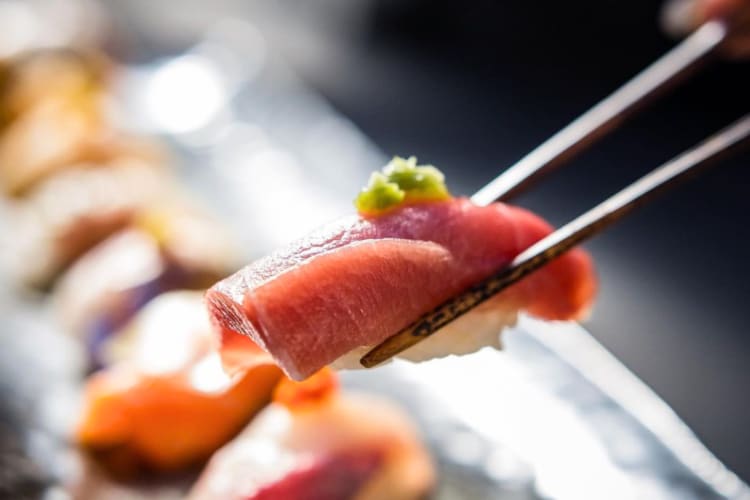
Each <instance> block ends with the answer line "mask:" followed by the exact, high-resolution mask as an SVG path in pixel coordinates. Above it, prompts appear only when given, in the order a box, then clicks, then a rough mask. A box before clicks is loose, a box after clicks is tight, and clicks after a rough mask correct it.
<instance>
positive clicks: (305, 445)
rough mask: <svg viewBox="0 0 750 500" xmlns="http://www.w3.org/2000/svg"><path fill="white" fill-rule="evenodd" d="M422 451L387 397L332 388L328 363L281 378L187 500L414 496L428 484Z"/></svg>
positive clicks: (429, 472)
mask: <svg viewBox="0 0 750 500" xmlns="http://www.w3.org/2000/svg"><path fill="white" fill-rule="evenodd" d="M434 481H435V471H434V467H433V464H432V461H431V459H430V456H429V454H428V453H427V451H426V450H425V448H424V447H423V445H422V444H421V443H420V441H419V439H418V435H417V431H416V429H415V428H414V425H413V424H412V423H411V421H410V420H409V419H408V418H407V416H406V415H405V414H404V413H403V412H402V411H401V410H400V409H399V408H397V407H396V406H394V405H393V404H392V403H390V402H388V401H385V400H382V399H380V398H376V397H373V396H365V395H358V394H347V393H341V392H339V390H338V388H337V382H336V379H335V375H334V373H333V372H331V371H330V370H328V369H323V370H322V371H321V372H319V373H317V374H316V375H313V376H312V377H311V378H309V379H307V380H306V381H304V382H301V383H297V382H292V381H290V380H288V379H287V380H284V381H282V382H281V383H280V384H279V386H278V387H277V389H276V391H275V394H274V403H272V404H271V405H270V406H269V407H268V408H266V409H265V410H263V412H261V413H260V414H259V415H258V416H257V417H256V418H255V419H254V420H253V422H252V423H251V424H250V425H249V426H248V427H247V428H246V429H245V430H244V431H243V432H242V434H241V435H240V436H238V437H237V438H236V439H235V440H234V441H232V442H231V443H229V444H228V445H227V446H225V447H224V448H222V449H221V450H220V451H218V452H217V453H216V454H215V455H214V456H213V458H212V459H211V461H210V462H209V464H208V466H207V467H206V469H205V470H204V472H203V474H202V476H201V478H200V479H199V480H198V482H197V483H196V485H195V486H194V487H193V490H192V491H191V493H190V495H189V497H188V498H190V499H191V500H218V499H221V500H234V499H236V500H240V499H242V500H261V499H262V500H281V499H284V500H286V499H292V498H295V499H302V498H304V499H306V500H344V499H353V498H356V499H358V500H366V499H385V498H388V499H404V500H405V499H418V498H425V497H426V496H427V495H428V494H429V493H430V491H431V490H432V488H433V485H434Z"/></svg>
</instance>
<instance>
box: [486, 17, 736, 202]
mask: <svg viewBox="0 0 750 500" xmlns="http://www.w3.org/2000/svg"><path fill="white" fill-rule="evenodd" d="M726 36H727V28H726V26H725V25H724V24H722V23H721V22H719V21H711V22H709V23H706V24H705V25H703V26H701V27H700V28H699V29H698V30H696V32H695V33H693V34H692V35H690V36H689V37H688V38H686V39H685V40H684V41H683V42H682V43H680V44H679V45H678V46H677V47H675V48H674V49H672V50H671V51H669V52H668V53H667V54H665V55H664V56H662V57H661V58H660V59H658V60H657V61H656V62H654V63H653V64H652V65H651V66H649V67H647V68H646V69H644V70H643V71H642V72H641V73H639V74H638V75H636V76H635V77H634V78H633V79H632V80H630V81H629V82H627V83H626V84H624V85H623V86H622V87H620V88H619V89H617V90H616V91H614V92H613V93H612V94H610V95H609V96H608V97H606V98H605V99H604V100H602V101H600V102H599V103H598V104H596V105H595V106H594V107H593V108H591V109H589V110H588V111H587V112H585V113H584V114H582V115H581V116H579V117H578V118H577V119H575V120H574V121H572V122H571V123H570V124H568V125H567V126H566V127H564V128H563V129H562V130H560V131H559V132H557V133H556V134H555V135H553V136H552V137H550V138H549V139H547V140H546V141H545V142H543V143H542V144H541V145H539V146H538V147H537V148H535V149H534V150H533V151H531V152H530V153H529V154H527V155H526V156H524V157H523V158H522V159H521V160H519V161H518V162H517V163H516V164H514V165H513V166H511V167H509V168H508V169H507V170H505V171H504V172H503V173H502V174H500V175H499V176H497V177H496V178H495V179H494V180H492V181H491V182H489V183H488V184H487V185H486V186H484V187H482V189H480V190H479V191H477V192H476V193H475V194H474V195H473V196H472V197H471V200H472V201H473V202H474V203H477V204H479V205H487V204H489V203H492V202H493V201H497V200H506V199H508V198H510V197H512V196H513V195H514V194H518V193H519V192H520V191H522V190H524V189H526V188H527V187H528V186H529V185H530V184H531V183H532V182H533V181H535V180H536V179H537V178H538V177H539V176H541V175H542V174H544V173H545V172H547V171H549V170H551V169H553V168H556V167H557V166H559V165H561V164H562V163H565V162H566V161H568V160H569V159H570V158H571V157H572V156H574V155H575V154H577V153H578V152H580V151H582V150H583V149H586V148H587V147H589V146H590V145H591V144H592V143H593V142H595V141H596V140H597V139H599V138H600V137H602V136H604V135H606V134H607V133H608V132H609V131H611V130H612V129H613V128H615V127H617V125H619V124H620V123H621V122H622V121H624V120H625V119H626V118H627V117H628V116H629V115H631V114H633V113H634V112H636V111H637V110H638V109H640V107H641V106H643V105H644V104H645V103H646V101H647V100H648V99H649V98H652V97H655V96H656V95H657V94H659V93H661V92H663V91H665V90H666V89H667V88H668V87H670V86H672V85H674V84H676V83H678V82H679V81H680V80H681V79H682V78H684V77H685V76H686V75H687V74H688V73H689V71H690V70H692V69H694V68H697V67H698V66H699V64H700V63H702V62H703V61H704V60H705V59H706V57H707V56H709V55H711V54H712V53H713V52H714V50H715V49H716V48H717V47H718V46H719V45H721V43H722V42H723V41H724V40H725V38H726Z"/></svg>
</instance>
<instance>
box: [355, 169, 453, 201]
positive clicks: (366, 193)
mask: <svg viewBox="0 0 750 500" xmlns="http://www.w3.org/2000/svg"><path fill="white" fill-rule="evenodd" d="M450 197H451V194H450V192H448V188H447V187H446V186H445V176H444V175H443V173H442V172H441V171H440V170H438V169H437V168H435V167H433V166H432V165H417V158H416V157H414V156H411V157H409V158H408V159H405V158H400V157H398V156H396V157H394V158H393V160H391V161H390V163H388V164H387V165H386V166H385V167H383V171H382V172H373V173H372V175H371V176H370V181H369V182H368V183H367V186H365V187H364V188H363V189H362V191H361V192H360V193H359V195H358V196H357V198H356V199H355V200H354V206H356V207H357V211H359V213H360V214H362V215H368V216H373V215H379V214H382V213H385V212H388V211H390V210H392V209H394V208H396V207H399V206H401V205H403V204H407V203H412V202H422V201H441V200H447V199H448V198H450Z"/></svg>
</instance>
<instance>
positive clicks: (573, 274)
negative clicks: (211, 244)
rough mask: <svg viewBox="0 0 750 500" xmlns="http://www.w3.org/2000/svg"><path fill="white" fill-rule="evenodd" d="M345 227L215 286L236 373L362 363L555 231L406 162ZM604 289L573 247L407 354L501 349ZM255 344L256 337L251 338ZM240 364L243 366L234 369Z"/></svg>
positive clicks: (214, 306)
mask: <svg viewBox="0 0 750 500" xmlns="http://www.w3.org/2000/svg"><path fill="white" fill-rule="evenodd" d="M357 206H358V209H359V212H360V213H359V215H357V216H354V217H348V218H344V219H342V220H339V221H337V222H335V223H333V224H331V225H328V226H326V227H324V228H322V229H319V230H318V231H315V232H313V233H312V234H310V235H308V236H307V237H305V238H302V239H301V240H298V241H295V242H293V243H291V244H290V245H289V246H287V247H286V248H283V249H281V250H279V251H277V252H275V253H273V254H271V255H269V256H267V257H265V258H262V259H260V260H258V261H256V262H254V263H252V264H250V265H249V266H247V267H245V268H244V269H242V270H240V271H239V272H237V273H236V274H234V275H232V276H230V277H228V278H226V279H225V280H223V281H221V282H219V283H218V284H216V285H214V286H213V287H212V288H211V289H210V290H209V291H208V292H207V295H206V301H207V305H208V308H209V310H210V312H211V316H212V318H213V321H214V323H215V324H217V325H219V326H220V327H221V328H220V331H221V332H222V343H223V345H224V351H225V362H226V364H227V365H228V366H227V367H228V368H229V369H234V368H240V367H242V365H243V364H244V365H245V366H251V365H252V364H253V363H254V362H255V361H254V358H253V356H251V355H248V356H246V357H245V358H244V359H243V356H242V354H241V352H242V349H244V348H247V349H249V352H252V353H255V352H257V351H256V350H255V349H254V345H256V344H257V346H259V347H261V348H262V349H263V350H265V351H266V352H268V353H269V354H270V355H271V356H272V357H273V358H274V360H275V361H276V362H277V363H278V364H279V366H281V368H282V369H283V370H284V372H285V373H286V374H287V375H288V376H290V377H291V378H293V379H295V380H301V379H304V378H305V377H307V376H309V375H311V374H312V373H314V372H316V371H317V370H319V369H320V368H322V367H323V366H326V365H329V364H332V363H333V364H334V365H335V366H339V367H356V366H358V357H359V356H360V355H361V354H363V353H364V350H365V349H367V348H368V347H370V346H374V345H377V344H378V343H380V342H381V341H383V340H385V339H386V338H388V337H389V336H390V335H393V334H395V333H396V332H398V331H399V330H400V329H402V328H403V327H405V326H406V325H408V324H409V323H410V322H411V321H413V320H414V319H416V318H417V317H419V316H420V315H421V314H423V313H425V312H427V311H429V310H430V309H432V308H433V307H435V306H437V305H438V304H440V303H442V302H443V301H445V300H447V299H449V298H450V297H452V296H454V295H456V294H457V293H460V292H462V291H464V290H465V289H467V288H468V287H470V286H471V285H473V284H475V283H476V282H478V281H480V280H482V279H483V278H485V277H486V276H488V275H490V274H491V273H492V272H494V271H496V270H498V269H500V268H502V267H503V266H505V265H507V264H508V263H510V262H511V260H512V259H513V258H514V257H515V256H516V255H517V254H519V253H520V252H521V251H522V250H524V249H526V248H527V247H528V246H530V245H531V244H533V243H535V242H536V241H538V240H540V239H541V238H543V237H544V236H546V235H547V234H549V233H550V232H551V231H552V228H551V226H550V225H549V224H547V223H546V222H544V221H543V220H542V219H541V218H539V217H538V216H536V215H534V214H532V213H531V212H529V211H526V210H523V209H521V208H517V207H512V206H509V205H506V204H503V203H493V204H491V205H489V206H477V205H475V204H473V203H472V202H471V201H469V200H468V199H465V198H453V197H451V196H450V194H449V193H448V191H447V189H446V187H445V184H444V180H443V176H442V174H441V173H440V172H439V171H437V169H435V168H434V167H431V166H426V167H425V166H417V165H416V160H415V159H414V158H410V159H409V160H403V159H399V158H396V159H395V160H394V161H393V162H391V163H390V164H389V165H388V166H386V168H385V169H384V172H383V173H382V174H381V173H376V174H375V175H374V176H373V177H372V178H371V181H370V185H369V186H368V188H366V189H365V190H364V191H363V192H362V193H361V194H360V196H359V198H358V199H357ZM595 291H596V279H595V276H594V269H593V264H592V262H591V259H590V258H589V256H588V255H587V254H586V253H585V252H583V251H582V250H573V251H571V252H569V253H567V254H565V255H563V256H562V257H560V258H559V259H557V260H556V261H554V262H552V263H550V264H549V265H547V266H546V267H544V268H543V269H540V270H539V271H538V272H536V273H534V274H532V275H531V276H528V277H527V278H525V279H524V280H522V281H521V282H519V283H517V284H516V285H514V286H512V287H510V288H508V289H507V290H505V291H504V292H502V293H500V294H499V295H497V296H496V297H495V298H493V299H492V300H490V301H488V302H487V303H485V304H484V305H483V306H481V307H479V308H478V309H476V310H474V311H473V312H471V313H469V314H467V315H465V316H463V317H462V318H460V319H459V320H457V321H455V322H453V323H451V324H449V325H448V326H446V327H444V328H443V329H441V330H440V331H439V332H437V333H436V334H435V335H433V336H432V337H430V338H428V339H427V340H425V341H423V342H422V343H420V344H418V345H416V346H414V347H412V348H411V349H409V350H407V351H405V352H404V353H403V356H404V357H406V358H408V359H412V360H424V359H429V358H432V357H437V356H445V355H447V354H464V353H469V352H473V351H475V350H477V349H479V348H481V347H482V346H485V345H493V346H499V337H498V332H499V331H500V330H501V329H502V328H503V327H505V326H508V325H512V324H513V323H514V322H515V321H516V317H517V314H518V313H519V312H520V311H525V312H527V313H529V314H531V315H533V316H537V317H540V318H543V319H547V320H570V319H576V318H581V317H582V316H584V315H585V314H586V313H587V311H588V310H589V308H590V306H591V304H592V301H593V298H594V294H595ZM242 336H244V337H245V338H244V339H243V338H241V337H242ZM230 365H235V366H230Z"/></svg>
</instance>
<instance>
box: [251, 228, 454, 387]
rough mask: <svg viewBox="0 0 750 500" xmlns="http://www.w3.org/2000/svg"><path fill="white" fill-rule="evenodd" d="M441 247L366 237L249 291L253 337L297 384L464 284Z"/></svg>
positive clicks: (378, 339) (397, 327)
mask: <svg viewBox="0 0 750 500" xmlns="http://www.w3.org/2000/svg"><path fill="white" fill-rule="evenodd" d="M462 274H463V273H461V272H460V268H459V265H458V262H456V260H455V259H454V258H453V256H452V254H451V253H450V252H449V251H448V250H447V249H446V248H444V247H443V246H441V245H438V244H436V243H432V242H427V241H411V240H401V239H381V240H364V241H359V242H355V243H351V244H349V245H346V246H344V247H342V248H339V249H337V250H336V251H335V252H330V253H326V254H322V255H318V256H316V257H314V258H312V259H310V260H308V261H307V262H305V264H304V265H301V266H298V267H295V268H292V269H289V270H287V271H285V272H283V273H281V274H280V275H278V276H276V277H275V278H274V279H273V280H271V281H268V282H267V283H265V284H263V285H261V286H259V287H257V288H255V289H251V290H248V291H247V293H246V295H245V299H244V302H243V308H244V311H245V314H246V316H247V318H249V319H250V322H251V323H252V325H253V327H254V331H253V332H252V334H251V336H252V337H253V339H254V340H255V341H256V342H258V343H259V344H260V345H261V346H263V347H264V348H265V349H266V350H267V351H268V352H270V353H271V354H272V355H273V356H274V357H275V358H276V359H277V361H278V362H279V364H280V365H281V366H282V367H283V368H284V369H285V371H286V372H287V374H288V375H289V376H291V377H292V378H295V379H303V378H305V377H307V376H309V375H311V374H312V373H314V372H315V371H317V370H318V369H320V368H321V367H322V366H325V365H327V364H330V363H331V362H332V361H334V360H336V359H337V358H339V357H340V356H342V355H344V354H346V353H347V352H349V351H351V350H352V349H354V348H356V347H359V346H371V345H375V344H378V343H379V342H381V341H382V340H385V339H386V338H387V337H389V336H390V335H392V334H393V333H394V332H396V331H398V330H400V329H401V328H403V327H404V326H406V324H407V323H408V322H409V321H411V320H412V319H414V318H416V317H417V316H419V315H420V314H422V313H423V312H424V311H426V310H428V309H430V308H432V307H434V306H436V305H438V304H439V303H440V302H442V301H444V300H446V299H447V298H448V297H450V296H451V295H452V294H454V293H456V292H457V291H459V290H461V289H463V288H464V287H465V286H466V280H465V278H464V279H462Z"/></svg>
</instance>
